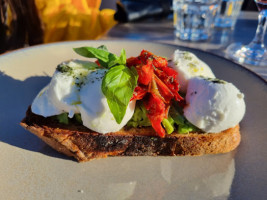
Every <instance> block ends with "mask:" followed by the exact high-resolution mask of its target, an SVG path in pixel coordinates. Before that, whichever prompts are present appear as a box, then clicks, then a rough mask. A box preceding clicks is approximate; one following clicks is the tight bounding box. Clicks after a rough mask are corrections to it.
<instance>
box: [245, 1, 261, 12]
mask: <svg viewBox="0 0 267 200" xmlns="http://www.w3.org/2000/svg"><path fill="white" fill-rule="evenodd" d="M242 10H247V11H258V9H257V6H256V3H255V2H254V0H245V1H244V3H243V5H242Z"/></svg>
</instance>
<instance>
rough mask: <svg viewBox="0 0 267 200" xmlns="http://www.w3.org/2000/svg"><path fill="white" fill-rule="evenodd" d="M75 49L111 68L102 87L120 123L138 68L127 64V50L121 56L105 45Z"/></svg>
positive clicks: (82, 54)
mask: <svg viewBox="0 0 267 200" xmlns="http://www.w3.org/2000/svg"><path fill="white" fill-rule="evenodd" d="M74 51H75V52H76V53H77V54H79V55H81V56H84V57H87V58H96V59H97V60H98V62H99V64H100V65H101V66H102V67H104V68H107V69H109V70H108V71H107V73H106V74H105V76H104V78H103V81H102V85H101V89H102V92H103V94H104V95H105V97H106V98H107V102H108V105H109V108H110V111H111V113H112V114H113V116H114V118H115V120H116V122H117V123H118V124H120V123H121V121H122V119H123V117H124V115H125V113H126V109H127V106H128V104H129V102H130V99H131V97H132V96H133V92H134V89H135V87H136V85H137V80H138V73H137V71H136V69H135V68H128V67H127V66H126V52H125V50H124V49H122V51H121V55H120V56H119V57H118V56H116V55H115V54H113V53H110V52H108V49H107V47H106V46H104V45H102V46H99V47H97V48H94V47H80V48H74Z"/></svg>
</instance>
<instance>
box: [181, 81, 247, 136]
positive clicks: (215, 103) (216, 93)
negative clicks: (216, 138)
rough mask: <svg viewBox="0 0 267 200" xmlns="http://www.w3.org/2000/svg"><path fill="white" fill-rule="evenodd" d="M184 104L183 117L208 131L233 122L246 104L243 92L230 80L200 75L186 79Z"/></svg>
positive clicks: (219, 130) (238, 118)
mask: <svg viewBox="0 0 267 200" xmlns="http://www.w3.org/2000/svg"><path fill="white" fill-rule="evenodd" d="M186 104H187V105H186V107H185V108H184V115H185V117H186V118H187V120H188V121H190V122H191V123H192V124H194V125H195V126H196V127H198V128H200V129H201V130H203V131H205V132H208V133H218V132H221V131H223V130H226V129H228V128H231V127H234V126H236V125H237V124H238V123H239V122H240V121H241V120H242V118H243V116H244V114H245V108H246V106H245V101H244V94H242V93H241V92H240V91H239V90H238V89H237V88H236V87H235V86H234V85H233V84H232V83H228V82H225V81H221V80H218V79H205V78H201V77H195V78H192V79H190V80H189V82H188V89H187V93H186Z"/></svg>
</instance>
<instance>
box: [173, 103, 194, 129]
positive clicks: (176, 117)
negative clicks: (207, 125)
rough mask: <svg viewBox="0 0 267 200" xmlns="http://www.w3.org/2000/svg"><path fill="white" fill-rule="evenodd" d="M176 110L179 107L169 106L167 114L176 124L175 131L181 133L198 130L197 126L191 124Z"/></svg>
mask: <svg viewBox="0 0 267 200" xmlns="http://www.w3.org/2000/svg"><path fill="white" fill-rule="evenodd" d="M178 110H181V109H180V108H178V109H175V108H174V107H173V106H172V107H171V108H170V111H169V115H170V117H171V118H172V120H173V121H174V124H175V125H177V127H178V128H177V132H178V133H181V134H185V133H189V132H193V131H199V129H198V128H197V127H195V126H194V125H193V124H191V123H190V122H189V121H188V120H187V119H186V118H185V117H184V116H183V115H182V114H181V113H179V111H178Z"/></svg>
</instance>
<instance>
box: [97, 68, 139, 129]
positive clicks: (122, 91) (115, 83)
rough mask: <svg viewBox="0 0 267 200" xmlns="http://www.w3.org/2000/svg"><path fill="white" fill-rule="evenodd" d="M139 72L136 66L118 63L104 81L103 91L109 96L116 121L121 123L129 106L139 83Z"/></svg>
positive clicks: (108, 99) (109, 103)
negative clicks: (129, 66)
mask: <svg viewBox="0 0 267 200" xmlns="http://www.w3.org/2000/svg"><path fill="white" fill-rule="evenodd" d="M137 79H138V74H137V72H136V70H135V68H131V69H130V68H128V67H126V66H125V65H117V66H115V67H112V68H110V69H109V70H108V72H107V73H106V74H105V76H104V78H103V81H102V85H101V87H102V92H103V94H104V95H105V96H106V98H107V102H108V105H109V108H110V111H111V113H112V114H113V116H114V118H115V120H116V122H117V123H118V124H120V123H121V121H122V119H123V117H124V115H125V112H126V109H127V106H128V104H129V102H130V99H131V97H132V96H133V91H134V89H135V87H136V85H137Z"/></svg>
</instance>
